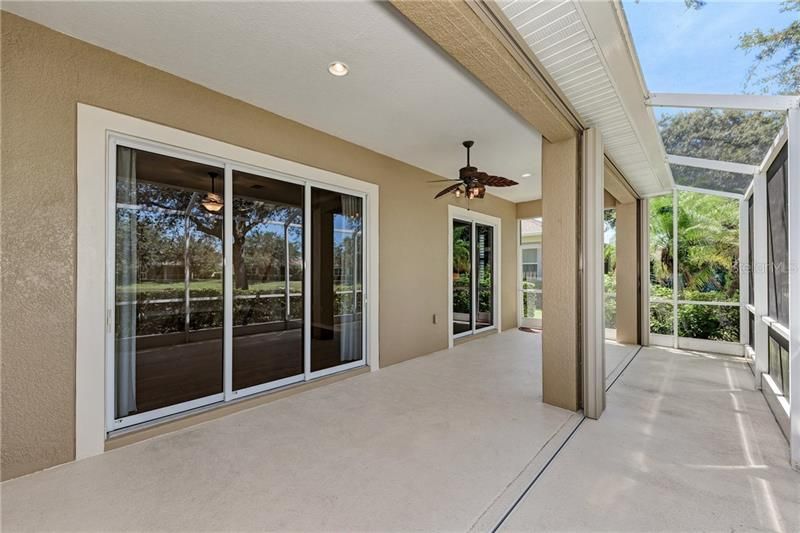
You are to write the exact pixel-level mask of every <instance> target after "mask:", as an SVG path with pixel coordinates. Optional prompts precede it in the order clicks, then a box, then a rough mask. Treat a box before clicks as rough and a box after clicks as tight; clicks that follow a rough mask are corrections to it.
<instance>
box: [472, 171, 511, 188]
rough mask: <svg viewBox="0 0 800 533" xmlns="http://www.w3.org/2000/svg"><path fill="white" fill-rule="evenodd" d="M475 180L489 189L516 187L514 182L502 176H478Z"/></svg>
mask: <svg viewBox="0 0 800 533" xmlns="http://www.w3.org/2000/svg"><path fill="white" fill-rule="evenodd" d="M477 179H478V181H479V182H480V183H481V184H483V185H488V186H489V187H511V186H512V185H518V183H517V182H516V181H514V180H510V179H508V178H504V177H502V176H489V175H488V174H487V175H486V176H485V177H484V176H480V177H478V178H477Z"/></svg>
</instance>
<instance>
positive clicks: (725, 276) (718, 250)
mask: <svg viewBox="0 0 800 533" xmlns="http://www.w3.org/2000/svg"><path fill="white" fill-rule="evenodd" d="M677 222H678V224H677V225H678V252H677V261H678V282H679V284H680V287H681V288H682V289H683V291H684V293H689V295H690V296H691V297H687V294H684V296H683V297H682V299H687V300H724V299H731V298H734V297H735V295H736V294H737V292H738V290H739V276H738V274H737V268H738V259H739V205H738V202H737V201H736V200H731V199H727V198H721V197H718V196H711V195H707V194H699V193H689V192H681V193H680V194H679V197H678V221H677ZM674 261H675V257H674V251H673V220H672V197H671V196H662V197H658V198H654V199H653V200H652V201H651V207H650V265H651V269H650V270H651V282H653V283H654V284H656V286H662V287H671V286H672V269H673V264H674ZM662 296H665V295H662Z"/></svg>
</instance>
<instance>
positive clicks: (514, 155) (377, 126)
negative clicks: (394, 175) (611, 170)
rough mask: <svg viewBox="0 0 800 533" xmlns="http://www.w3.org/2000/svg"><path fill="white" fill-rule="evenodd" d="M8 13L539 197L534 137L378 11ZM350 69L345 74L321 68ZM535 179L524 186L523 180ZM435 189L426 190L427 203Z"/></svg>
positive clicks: (72, 6) (86, 6)
mask: <svg viewBox="0 0 800 533" xmlns="http://www.w3.org/2000/svg"><path fill="white" fill-rule="evenodd" d="M3 9H5V10H7V11H11V12H13V13H16V14H18V15H20V16H22V17H25V18H28V19H30V20H33V21H35V22H38V23H40V24H43V25H45V26H49V27H51V28H54V29H56V30H58V31H60V32H63V33H66V34H68V35H72V36H75V37H77V38H79V39H82V40H85V41H88V42H90V43H93V44H96V45H98V46H101V47H103V48H107V49H110V50H113V51H115V52H117V53H119V54H122V55H124V56H127V57H130V58H133V59H136V60H138V61H141V62H143V63H146V64H148V65H152V66H154V67H157V68H159V69H162V70H165V71H168V72H171V73H173V74H175V75H177V76H180V77H183V78H186V79H189V80H191V81H194V82H196V83H199V84H201V85H204V86H206V87H209V88H211V89H214V90H216V91H219V92H222V93H225V94H227V95H230V96H233V97H235V98H238V99H241V100H244V101H246V102H249V103H251V104H254V105H256V106H259V107H262V108H264V109H267V110H269V111H272V112H274V113H277V114H279V115H282V116H285V117H288V118H290V119H293V120H296V121H298V122H301V123H303V124H306V125H309V126H311V127H313V128H316V129H319V130H322V131H325V132H328V133H330V134H333V135H336V136H338V137H341V138H344V139H347V140H349V141H351V142H354V143H356V144H359V145H362V146H365V147H367V148H370V149H372V150H375V151H377V152H381V153H383V154H386V155H389V156H391V157H394V158H396V159H399V160H402V161H405V162H408V163H410V164H413V165H415V166H417V167H420V168H423V169H426V170H429V171H431V172H433V173H435V174H439V175H441V176H444V177H448V178H449V177H456V176H457V175H458V169H459V168H460V167H461V166H463V165H464V149H463V148H462V147H461V141H463V140H465V139H474V140H475V141H476V145H475V148H473V159H472V160H473V164H475V165H477V166H478V167H479V168H480V169H482V170H485V171H487V172H489V173H490V174H496V175H501V176H505V177H507V178H511V179H514V180H516V181H519V182H520V185H518V186H516V187H511V188H508V189H492V190H491V192H492V193H493V194H496V195H497V196H501V197H503V198H506V199H508V200H511V201H515V202H519V201H525V200H532V199H536V198H540V197H541V136H540V135H539V133H538V132H536V131H535V130H534V129H532V128H531V127H530V126H529V125H528V124H527V123H525V122H523V121H522V120H521V119H520V118H519V117H518V116H517V115H515V114H514V113H512V112H511V111H510V110H509V109H508V108H506V107H505V106H504V105H503V104H502V103H500V102H499V101H498V100H497V98H496V97H495V96H494V95H493V94H491V93H490V92H489V91H488V90H487V89H485V88H484V87H483V86H482V85H480V84H479V83H478V82H477V81H476V80H474V79H473V78H471V77H470V75H468V74H467V73H466V72H465V71H464V70H463V69H462V68H460V66H458V65H456V64H455V63H454V62H453V61H452V60H451V59H450V58H449V57H447V56H445V55H444V53H443V52H441V50H439V49H438V48H437V47H435V45H433V44H432V43H431V42H430V41H429V40H428V39H427V37H425V36H424V35H422V34H421V33H420V32H419V31H418V30H417V29H416V28H415V27H413V26H412V25H411V24H410V23H409V22H408V21H406V20H405V19H404V18H403V17H402V16H401V15H400V14H399V13H397V12H395V11H394V9H393V8H392V7H391V6H389V5H386V4H379V3H377V2H319V3H309V2H248V3H238V2H237V3H226V2H210V3H201V2H131V3H127V2H119V3H112V2H96V3H95V2H80V3H69V2H63V3H62V2H3ZM334 60H340V61H343V62H345V63H346V64H347V65H349V67H350V71H351V72H350V74H349V75H348V76H346V77H343V78H335V77H333V76H331V75H330V74H329V73H328V71H327V67H328V64H329V63H330V62H332V61H334ZM524 173H531V174H532V176H531V177H529V178H521V177H520V176H521V175H522V174H524ZM439 185H441V184H436V185H433V184H432V185H431V194H434V193H435V192H436V191H438V190H439V189H438V188H437V187H438V186H439Z"/></svg>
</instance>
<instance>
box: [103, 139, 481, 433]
mask: <svg viewBox="0 0 800 533" xmlns="http://www.w3.org/2000/svg"><path fill="white" fill-rule="evenodd" d="M114 145H115V147H114V149H113V152H112V157H113V158H114V159H115V162H116V175H115V176H112V177H111V179H113V183H114V190H115V193H116V194H115V198H114V206H113V212H114V217H113V220H112V224H113V225H112V228H111V230H112V235H113V239H114V246H113V249H111V250H110V252H109V253H110V254H111V255H113V262H112V264H113V265H114V272H113V273H111V274H110V275H113V308H114V329H113V345H112V348H111V350H112V351H113V353H112V354H110V356H109V361H110V362H111V364H112V366H113V383H111V384H110V386H111V387H112V388H113V406H110V407H109V409H110V416H109V418H110V420H109V423H108V430H109V431H112V430H114V429H118V428H122V427H126V426H130V425H134V424H138V423H141V422H145V421H148V420H152V419H156V418H159V417H163V416H167V415H170V414H174V413H179V412H182V411H186V410H189V409H194V408H196V407H200V406H203V405H208V404H211V403H216V402H222V401H227V400H231V399H234V398H237V397H243V396H246V395H249V394H253V393H257V392H262V391H265V390H269V389H272V388H275V387H279V386H283V385H287V384H290V383H295V382H299V381H303V380H307V379H311V378H313V377H317V376H320V375H324V374H328V373H331V372H336V371H341V370H345V369H348V368H353V367H355V366H359V365H363V364H365V363H366V357H365V347H364V339H365V326H364V319H363V308H364V305H363V302H364V274H365V256H364V239H363V235H364V217H363V213H364V207H365V198H364V197H363V196H358V195H355V194H349V193H345V192H340V191H335V190H330V189H329V188H327V187H321V186H317V185H312V184H311V183H310V182H303V181H299V180H297V179H296V178H288V177H287V178H283V177H280V176H277V175H273V173H270V172H268V171H264V172H263V173H262V172H261V171H257V170H255V169H253V170H251V169H248V170H245V169H240V168H236V167H237V165H235V164H232V163H226V162H224V161H219V162H218V164H214V160H213V158H209V159H206V158H205V157H204V156H195V155H193V154H191V153H188V152H187V153H183V152H181V151H179V150H173V149H168V148H161V147H158V146H155V145H153V146H152V151H151V150H150V148H151V147H150V145H149V144H148V145H147V147H146V148H144V147H140V146H138V145H137V143H136V142H133V141H131V142H130V145H128V141H125V140H122V139H120V140H116V141H115V143H114ZM226 179H227V180H230V182H229V183H226ZM226 185H227V187H226ZM226 191H227V192H228V194H227V195H226ZM490 229H491V228H490ZM479 233H480V232H479ZM491 238H492V235H491V234H486V232H483V233H481V242H482V247H481V248H480V253H481V254H483V257H484V258H486V257H488V258H489V259H488V260H489V265H487V264H486V260H485V259H484V260H483V261H479V265H478V268H479V269H480V271H481V272H483V273H486V272H487V269H488V274H487V275H488V276H489V278H491V268H492V266H491V257H492V256H491V254H492V241H491ZM228 254H229V255H228ZM226 257H228V258H229V261H226V260H225V258H226ZM226 264H229V265H230V268H229V269H226V267H225V265H226ZM306 269H308V271H307V270H306ZM226 287H227V288H226ZM480 289H481V291H484V292H485V291H488V292H489V293H490V294H491V293H492V291H493V290H494V289H493V285H492V284H491V283H490V284H489V285H486V286H485V285H483V284H482V285H481V286H480ZM491 309H492V308H491V307H489V308H488V309H487V310H488V312H489V316H491ZM490 323H491V322H490Z"/></svg>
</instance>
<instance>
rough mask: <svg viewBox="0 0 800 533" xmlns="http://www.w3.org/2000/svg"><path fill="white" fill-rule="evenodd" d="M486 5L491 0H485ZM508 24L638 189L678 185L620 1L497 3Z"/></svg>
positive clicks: (642, 191) (662, 189) (640, 191)
mask: <svg viewBox="0 0 800 533" xmlns="http://www.w3.org/2000/svg"><path fill="white" fill-rule="evenodd" d="M487 4H489V3H488V2H487ZM498 6H499V8H497V9H499V10H501V11H502V13H503V16H504V17H505V21H506V24H505V25H506V26H507V27H509V28H510V32H511V33H512V34H514V38H515V40H516V42H517V43H520V44H521V45H522V47H524V48H525V49H527V50H528V53H529V54H530V55H531V56H532V60H533V61H534V62H535V63H536V64H538V65H540V68H542V69H543V71H544V72H545V74H546V76H547V77H548V78H549V79H551V80H552V82H553V84H554V86H555V90H556V91H557V93H559V94H560V95H562V97H563V98H564V99H565V100H566V101H567V104H568V106H569V107H570V108H571V109H572V110H574V113H575V115H576V116H577V118H578V120H579V122H580V124H581V126H582V127H584V128H590V127H595V128H597V129H599V130H600V132H601V134H602V136H603V142H604V145H605V152H606V156H607V157H608V158H609V159H610V160H611V161H612V162H613V164H614V166H615V167H616V168H617V169H618V170H619V172H620V173H621V174H622V175H623V176H624V179H625V180H626V181H627V182H628V183H629V184H630V186H631V187H632V188H633V190H634V191H635V192H636V193H637V194H638V195H639V196H651V195H653V194H658V193H663V192H667V191H671V190H672V187H673V185H674V181H673V179H672V174H671V172H670V169H669V166H668V165H667V162H666V154H665V152H664V147H663V144H662V142H661V136H660V134H659V132H658V127H657V125H656V120H655V116H654V115H653V113H652V111H651V110H650V109H649V107H648V106H646V105H645V98H646V97H647V89H646V85H645V83H644V79H643V76H642V74H641V68H640V66H639V62H638V59H637V57H636V53H635V51H634V47H633V42H632V39H631V36H630V32H629V30H628V26H627V22H626V20H625V16H624V13H623V12H622V7H621V5H620V4H619V3H618V2H617V1H616V0H615V1H613V2H577V1H575V0H565V1H562V2H557V3H556V2H535V1H529V0H517V1H514V2H509V1H503V2H499V3H498Z"/></svg>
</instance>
